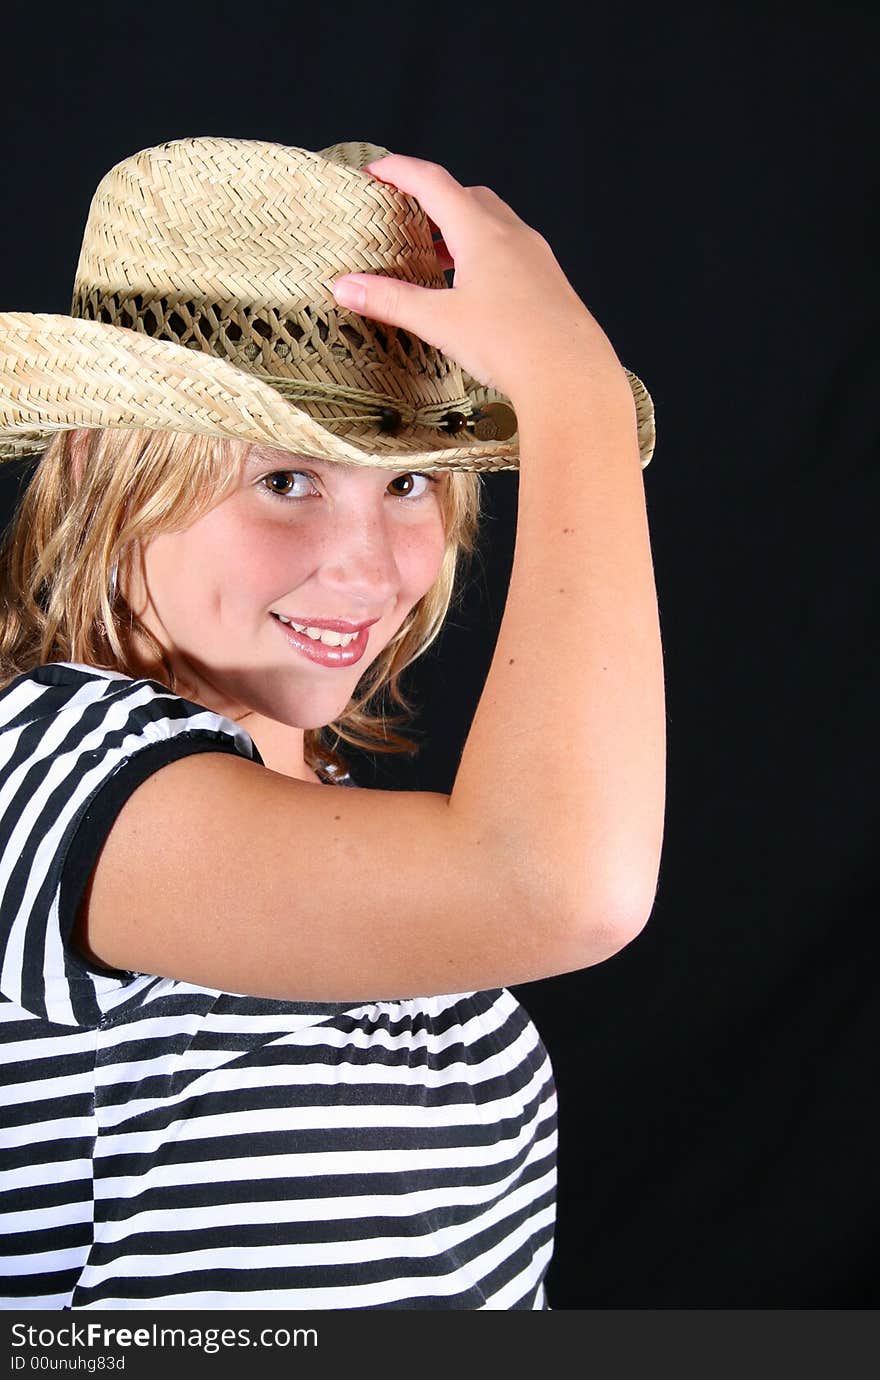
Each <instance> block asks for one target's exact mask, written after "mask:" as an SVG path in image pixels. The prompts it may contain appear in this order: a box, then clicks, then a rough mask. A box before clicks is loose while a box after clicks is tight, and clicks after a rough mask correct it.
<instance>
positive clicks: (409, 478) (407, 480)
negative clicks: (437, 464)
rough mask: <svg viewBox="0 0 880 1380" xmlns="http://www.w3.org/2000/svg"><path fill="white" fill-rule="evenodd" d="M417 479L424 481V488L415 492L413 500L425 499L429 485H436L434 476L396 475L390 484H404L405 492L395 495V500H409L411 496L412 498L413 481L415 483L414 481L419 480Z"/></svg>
mask: <svg viewBox="0 0 880 1380" xmlns="http://www.w3.org/2000/svg"><path fill="white" fill-rule="evenodd" d="M419 479H422V480H424V488H422V489H421V490H418V491H416V492H415V498H425V497H426V496H427V494H428V493H429V491H430V488H431V485H432V484H436V483H437V479H436V478H435V476H434V475H433V474H401V475H398V476H397V478H396V479H392V481H391V483H392V484H405V485H406V486H407V487H406V491H405V492H404V493H397V494H395V498H410V497H412V496H413V492H414V487H415V481H416V480H419Z"/></svg>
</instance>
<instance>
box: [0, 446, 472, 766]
mask: <svg viewBox="0 0 880 1380" xmlns="http://www.w3.org/2000/svg"><path fill="white" fill-rule="evenodd" d="M242 444H243V443H242V442H240V441H234V442H233V441H228V440H226V439H225V438H223V437H216V436H201V435H199V436H193V435H188V434H184V433H181V432H169V431H145V430H132V431H128V430H123V429H120V428H115V427H105V428H96V429H83V428H81V429H79V430H74V431H62V432H59V433H58V435H56V436H55V437H53V439H52V440H51V442H50V443H49V445H48V446H47V448H46V450H45V451H44V452H43V454H42V456H41V457H40V458H39V463H38V464H37V466H36V470H35V472H34V474H33V477H32V478H31V480H30V482H29V484H28V486H27V488H26V489H25V491H24V494H23V495H22V496H21V497H20V499H19V501H18V504H17V506H16V509H15V512H14V514H13V517H12V520H11V522H10V523H9V525H8V527H7V529H6V533H5V536H4V538H3V544H2V549H0V610H2V627H0V689H5V688H6V687H7V686H8V685H9V684H10V682H11V681H13V680H14V679H15V678H16V677H17V676H19V675H22V674H23V673H25V672H27V671H31V670H33V669H34V668H35V667H37V666H42V665H45V664H46V663H47V662H51V661H73V662H78V663H81V664H83V665H87V666H95V667H99V668H103V669H107V670H114V671H120V672H122V674H123V675H127V676H132V677H134V678H138V677H140V676H142V675H143V672H142V670H139V669H138V665H137V662H136V661H135V659H134V646H133V634H134V633H135V631H136V632H137V633H138V634H139V635H140V636H141V637H142V638H144V639H145V641H146V643H147V645H148V646H149V647H150V649H151V651H152V652H153V654H154V656H155V659H156V662H157V664H158V665H159V666H161V668H162V673H161V674H157V675H156V676H155V677H151V678H155V679H158V680H159V681H160V682H161V683H163V684H165V685H166V686H167V688H168V689H169V690H171V691H172V692H174V691H175V676H174V671H173V669H172V667H171V665H170V663H169V661H168V659H167V656H166V654H165V652H164V649H163V648H162V646H161V645H160V644H159V642H158V641H157V640H156V638H155V637H154V636H153V635H152V634H151V633H150V632H149V631H148V629H147V628H145V627H144V626H143V624H142V623H141V622H140V620H139V619H138V618H137V617H136V616H135V614H134V613H133V612H132V610H131V609H130V608H129V607H128V605H127V604H126V602H125V599H124V597H123V596H122V594H121V593H120V592H117V593H116V595H115V597H114V598H113V600H112V603H111V591H110V572H111V569H112V567H113V565H114V562H116V561H119V562H120V568H121V566H122V558H123V557H124V551H125V549H126V548H127V547H128V546H129V545H130V544H132V543H135V542H137V541H138V540H148V539H149V538H151V537H154V536H158V535H160V534H161V533H164V532H169V531H175V530H182V529H183V528H185V527H187V526H189V525H190V524H191V523H192V522H195V521H196V520H197V519H198V518H199V517H201V516H203V515H204V514H205V513H206V512H208V511H209V510H210V509H211V508H213V507H215V506H216V505H217V504H218V503H219V502H221V501H222V500H223V499H224V498H225V497H227V496H228V495H229V494H230V493H231V492H232V491H233V489H234V488H235V487H236V485H237V483H238V482H239V481H240V476H241V466H242V459H243V455H242ZM403 463H405V461H404V462H403ZM77 468H78V470H79V475H80V479H79V482H77V480H76V477H75V476H76V472H77ZM438 488H439V499H440V505H441V511H442V514H443V523H444V531H445V537H446V543H445V548H444V554H443V559H442V563H441V567H440V572H439V575H438V577H437V579H436V581H435V583H434V584H433V585H432V587H431V588H430V589H429V590H428V591H427V593H426V594H425V595H424V596H423V597H422V598H421V599H420V600H419V602H418V603H417V604H416V605H415V607H414V608H413V609H412V610H411V611H410V613H409V614H408V615H407V617H406V619H405V620H404V622H403V624H402V625H401V627H400V628H399V629H398V631H397V633H396V634H395V636H394V637H393V638H392V639H391V641H390V642H389V643H388V645H387V646H386V647H384V648H383V650H382V651H381V652H380V654H379V656H378V657H377V658H376V659H375V661H374V662H373V663H372V664H371V665H370V666H369V667H368V669H367V670H366V672H365V673H364V675H363V677H362V678H361V680H360V682H359V683H358V685H357V686H356V688H355V692H354V694H353V695H352V698H351V700H350V701H349V703H348V705H347V706H346V708H345V710H344V712H343V713H342V714H340V715H339V717H338V718H337V719H335V720H334V721H333V722H332V723H331V724H328V725H326V727H324V728H318V729H306V730H305V732H304V739H303V741H304V752H305V760H306V763H307V764H308V766H309V767H311V768H312V769H313V770H315V771H318V772H319V773H320V774H321V775H324V776H326V775H328V774H332V773H339V772H341V771H344V770H345V769H346V763H345V761H344V759H343V758H341V757H340V756H339V754H338V753H337V752H336V751H335V747H336V744H337V743H338V742H339V741H342V742H346V743H350V744H352V745H353V746H355V747H358V748H365V749H367V750H370V751H373V752H387V753H400V752H405V753H408V754H409V755H410V756H413V755H415V754H416V753H417V752H418V751H419V744H418V743H416V742H414V741H413V740H412V739H410V738H407V737H406V736H404V735H403V734H402V733H399V732H397V731H395V727H394V726H395V725H396V726H400V725H402V724H405V723H407V722H408V721H409V720H410V719H411V717H412V713H413V709H412V706H411V705H410V703H409V702H408V701H407V699H406V697H405V695H404V693H403V691H402V689H401V687H400V676H401V673H402V672H403V671H404V670H405V669H406V667H407V666H409V665H410V663H411V662H413V661H415V660H416V658H417V657H419V656H421V655H422V653H423V652H424V651H426V650H427V648H428V647H429V646H430V645H431V643H432V642H433V641H434V640H435V638H436V637H437V635H438V633H439V632H440V629H441V627H442V625H443V622H444V619H445V618H446V615H447V612H448V611H449V608H450V606H451V605H452V603H453V600H454V597H455V598H458V597H460V593H461V588H460V585H459V588H458V590H457V589H456V583H457V580H458V579H459V577H460V576H461V574H462V573H463V571H464V569H465V567H466V565H467V564H468V563H469V560H470V558H471V556H472V555H473V553H474V550H475V546H476V535H477V528H478V523H479V511H480V497H481V476H480V475H479V474H478V473H471V472H467V471H461V470H456V471H448V472H447V473H446V474H445V475H444V482H443V483H442V484H441V485H439V486H438ZM386 695H387V697H388V699H390V701H391V702H392V704H393V705H396V706H397V707H398V709H399V710H400V711H402V712H399V713H397V714H393V715H389V714H388V713H387V711H386V703H385V697H386ZM329 735H334V737H335V741H334V744H333V745H332V746H331V745H330V743H329V742H328V736H329ZM328 765H329V767H330V773H328V772H327V771H326V768H327V766H328Z"/></svg>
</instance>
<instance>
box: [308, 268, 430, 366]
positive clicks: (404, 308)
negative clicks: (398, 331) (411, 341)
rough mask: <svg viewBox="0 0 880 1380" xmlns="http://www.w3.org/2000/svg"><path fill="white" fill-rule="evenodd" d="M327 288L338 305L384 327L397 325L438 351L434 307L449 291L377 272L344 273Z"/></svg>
mask: <svg viewBox="0 0 880 1380" xmlns="http://www.w3.org/2000/svg"><path fill="white" fill-rule="evenodd" d="M330 286H331V288H332V289H333V295H334V297H335V298H336V300H337V302H339V304H340V305H341V306H343V307H348V308H349V310H350V311H355V312H359V313H360V315H361V316H369V317H370V318H371V319H372V320H374V321H382V322H384V323H385V325H387V326H400V327H402V328H403V330H405V331H411V332H412V334H413V335H417V336H419V338H420V339H421V340H426V341H427V342H428V344H429V345H435V346H436V347H437V348H438V349H439V348H441V347H440V344H439V341H437V340H436V339H434V336H435V325H436V324H438V322H437V315H436V311H435V308H436V305H437V299H438V297H440V296H442V297H444V298H445V297H446V296H447V294H448V293H449V289H448V288H426V287H419V286H418V285H417V284H416V283H406V282H404V281H403V280H402V279H401V278H386V277H384V276H383V275H382V274H379V273H343V274H341V275H340V277H338V278H337V279H336V281H335V282H333V283H331V285H330Z"/></svg>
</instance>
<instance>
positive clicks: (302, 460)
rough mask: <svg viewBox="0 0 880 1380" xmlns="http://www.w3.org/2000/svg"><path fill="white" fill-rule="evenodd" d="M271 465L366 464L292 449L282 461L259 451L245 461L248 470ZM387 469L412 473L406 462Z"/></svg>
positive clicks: (351, 466)
mask: <svg viewBox="0 0 880 1380" xmlns="http://www.w3.org/2000/svg"><path fill="white" fill-rule="evenodd" d="M271 465H275V467H276V469H277V468H283V469H295V468H296V466H297V465H319V466H321V465H324V466H328V467H329V466H332V467H333V469H340V468H341V469H358V470H359V469H363V468H364V466H362V465H357V464H355V463H354V462H352V463H351V464H350V465H348V464H346V462H345V461H344V460H319V459H318V458H317V457H316V456H311V455H295V454H293V452H292V451H291V452H289V453H286V458H285V460H282V461H276V460H274V459H270V457H269V456H268V455H260V454H259V452H252V453H251V454H250V455H249V456H248V458H247V460H246V462H245V469H246V470H247V471H250V470H257V469H266V467H267V466H271ZM367 468H372V467H371V466H368V467H367ZM380 468H382V469H385V468H386V466H381V467H380ZM387 469H388V473H389V474H410V473H411V471H410V470H408V469H407V468H406V465H405V464H404V465H401V466H400V468H399V469H397V468H396V467H395V468H394V469H392V468H391V466H388V467H387Z"/></svg>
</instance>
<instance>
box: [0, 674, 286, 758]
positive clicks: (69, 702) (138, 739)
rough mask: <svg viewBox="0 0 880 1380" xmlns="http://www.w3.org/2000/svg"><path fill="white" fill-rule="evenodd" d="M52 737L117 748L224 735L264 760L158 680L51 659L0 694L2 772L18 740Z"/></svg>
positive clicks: (247, 740) (221, 720) (242, 737)
mask: <svg viewBox="0 0 880 1380" xmlns="http://www.w3.org/2000/svg"><path fill="white" fill-rule="evenodd" d="M45 732H50V733H51V735H52V738H53V743H54V745H55V746H57V747H58V748H59V749H63V750H65V751H71V750H73V749H74V748H80V749H84V748H85V747H86V746H87V745H88V747H89V748H90V749H91V750H94V749H95V748H97V747H98V746H99V745H100V744H101V743H102V742H104V741H107V740H112V741H113V743H114V745H115V746H116V747H117V748H119V749H120V750H123V751H124V750H126V749H128V750H132V749H135V750H136V749H137V748H138V747H139V746H143V745H146V744H147V743H149V742H151V741H157V740H160V739H168V738H173V737H175V736H177V735H178V734H181V733H185V734H187V735H190V736H191V735H192V734H199V733H204V734H208V735H215V736H219V737H222V738H224V739H225V740H227V741H228V743H229V746H231V747H232V748H233V749H234V750H235V751H238V752H239V753H240V754H241V755H242V756H245V757H249V758H251V759H252V760H254V761H256V762H260V763H262V758H261V757H260V754H259V751H258V749H257V746H256V744H255V743H254V742H253V739H252V738H251V737H250V735H249V734H248V733H247V732H246V730H245V729H243V728H242V727H241V726H240V725H239V724H237V723H235V722H234V721H233V720H231V719H227V718H225V717H224V716H223V715H221V714H216V713H215V712H214V711H213V710H210V709H206V708H205V707H204V706H203V705H200V704H196V703H195V702H194V701H192V700H187V699H185V698H183V696H181V695H177V694H175V693H174V692H173V691H171V690H169V689H168V687H167V686H165V685H162V684H161V683H160V682H159V681H155V680H148V679H133V678H132V677H130V676H126V675H123V674H122V673H121V672H119V671H111V670H106V669H104V668H98V667H93V666H86V665H84V664H82V663H79V662H61V661H55V662H49V663H47V664H46V665H43V666H36V667H34V668H33V669H32V670H30V671H27V672H25V673H24V674H22V675H20V676H18V677H17V678H16V679H15V680H13V681H11V682H10V684H9V685H8V686H7V687H6V688H5V689H4V690H3V691H0V768H2V765H3V764H4V763H5V762H8V759H9V756H10V753H12V752H14V746H13V745H14V744H16V743H19V742H20V740H21V739H22V738H23V739H24V741H25V743H26V744H27V745H31V746H33V745H35V744H36V742H37V741H38V740H39V739H40V738H41V737H42V734H43V733H45Z"/></svg>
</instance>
